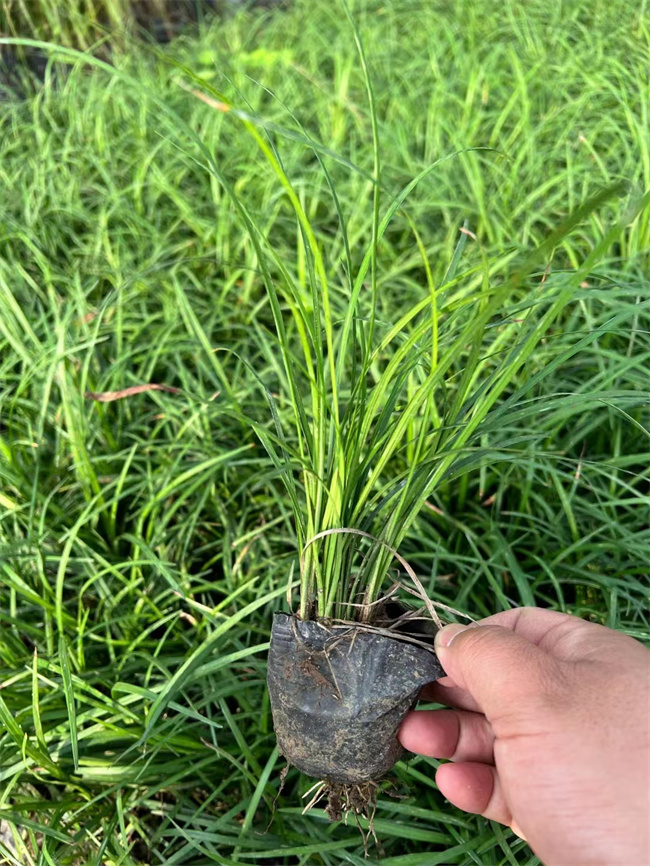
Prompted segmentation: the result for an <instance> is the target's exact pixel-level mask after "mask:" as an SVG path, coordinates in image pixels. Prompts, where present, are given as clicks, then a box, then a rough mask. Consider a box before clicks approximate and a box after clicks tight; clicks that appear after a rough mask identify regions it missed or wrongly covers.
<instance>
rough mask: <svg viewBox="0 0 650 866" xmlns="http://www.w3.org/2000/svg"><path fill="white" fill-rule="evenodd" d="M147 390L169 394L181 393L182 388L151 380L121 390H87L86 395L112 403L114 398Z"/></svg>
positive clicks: (132, 395)
mask: <svg viewBox="0 0 650 866" xmlns="http://www.w3.org/2000/svg"><path fill="white" fill-rule="evenodd" d="M146 391H167V392H168V393H169V394H180V393H181V389H180V388H173V387H172V386H171V385H156V384H154V383H153V382H150V383H149V384H148V385H131V387H130V388H121V389H120V390H119V391H86V393H85V394H84V396H85V397H86V399H88V400H96V401H97V402H98V403H112V402H113V400H123V399H124V398H125V397H134V396H135V395H136V394H144V393H145V392H146Z"/></svg>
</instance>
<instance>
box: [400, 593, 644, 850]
mask: <svg viewBox="0 0 650 866" xmlns="http://www.w3.org/2000/svg"><path fill="white" fill-rule="evenodd" d="M452 639H453V640H452ZM436 651H437V653H438V657H439V659H440V662H441V664H442V666H443V668H444V669H445V671H446V672H447V674H448V676H447V677H445V678H443V679H442V680H440V681H438V683H433V684H431V685H430V686H427V687H426V688H425V690H424V692H423V695H422V696H423V697H426V698H428V699H430V700H433V701H436V702H437V703H441V704H444V705H446V706H449V707H454V708H455V709H447V710H420V711H416V712H411V713H409V714H408V716H407V717H406V719H405V720H404V722H403V724H402V727H401V729H400V733H399V738H400V740H401V742H402V745H403V746H404V747H405V748H406V749H409V750H410V751H412V752H417V753H419V754H422V755H428V756H430V757H435V758H450V759H451V761H452V763H448V764H442V765H441V766H440V767H439V768H438V771H437V773H436V783H437V785H438V787H439V789H440V791H441V792H442V794H443V795H444V796H445V797H446V798H447V799H448V800H450V801H451V802H452V803H453V804H454V805H456V806H458V807H459V808H461V809H465V810H466V811H468V812H477V813H480V814H481V815H484V816H485V817H486V818H489V819H491V820H494V821H500V822H501V823H502V824H508V825H510V826H511V827H512V828H513V830H514V831H515V832H516V833H518V834H519V835H520V836H522V838H525V839H526V840H527V841H528V843H529V844H530V846H531V848H532V849H533V851H534V852H535V853H536V854H537V856H538V857H540V858H541V860H542V861H543V862H544V863H545V864H546V866H648V864H650V830H649V828H650V652H649V651H648V650H647V649H645V647H644V646H643V645H642V644H640V643H638V642H637V641H635V640H633V639H632V638H630V637H627V636H626V635H623V634H620V633H619V632H616V631H612V630H611V629H608V628H605V627H604V626H599V625H595V624H593V623H589V622H585V621H583V620H581V619H578V618H577V617H573V616H568V615H567V614H562V613H557V612H554V611H549V610H543V609H537V608H519V609H515V610H509V611H505V612H503V613H498V614H496V615H495V616H491V617H488V618H487V619H484V620H482V621H481V622H479V623H477V624H476V626H474V625H472V626H469V627H466V626H461V625H456V624H452V625H449V626H446V627H445V628H444V629H442V630H441V631H440V632H438V635H437V637H436Z"/></svg>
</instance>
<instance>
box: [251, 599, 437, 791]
mask: <svg viewBox="0 0 650 866" xmlns="http://www.w3.org/2000/svg"><path fill="white" fill-rule="evenodd" d="M441 676H444V671H443V670H442V668H441V666H440V663H439V661H438V659H437V657H436V655H435V654H434V653H433V652H432V651H430V650H428V649H425V648H424V647H420V646H417V645H416V644H413V643H409V642H406V641H404V640H403V639H402V640H400V639H399V637H395V638H393V637H388V636H386V635H383V634H376V633H373V632H371V631H365V630H363V629H362V628H360V627H355V626H346V627H336V628H326V627H325V626H324V625H322V624H321V623H318V622H313V621H303V620H300V619H298V618H297V617H294V616H288V615H287V614H283V613H278V614H275V616H274V618H273V631H272V634H271V648H270V650H269V658H268V687H269V694H270V697H271V708H272V710H273V722H274V725H275V733H276V736H277V739H278V746H279V748H280V751H281V753H282V754H283V755H284V757H285V758H286V759H287V760H288V761H289V763H291V764H293V765H294V766H296V767H298V769H299V770H302V772H303V773H307V775H309V776H315V777H317V778H320V779H325V780H328V781H330V782H341V783H346V784H359V783H361V782H367V781H371V780H377V779H380V778H381V777H382V776H384V775H385V774H386V773H387V772H388V771H389V770H390V769H391V768H392V767H393V766H394V765H395V763H396V762H397V761H398V760H399V758H400V757H401V754H402V747H401V746H400V744H399V742H398V740H397V731H398V729H399V726H400V724H401V722H402V720H403V719H404V716H405V715H406V713H407V712H408V710H409V709H410V708H411V707H412V706H413V704H414V703H415V701H416V700H417V696H418V693H419V691H420V689H421V688H422V686H423V685H425V684H426V683H429V682H432V681H433V680H436V679H438V678H439V677H441Z"/></svg>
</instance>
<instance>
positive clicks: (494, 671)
mask: <svg viewBox="0 0 650 866" xmlns="http://www.w3.org/2000/svg"><path fill="white" fill-rule="evenodd" d="M436 653H437V655H438V658H439V660H440V664H441V665H442V667H443V668H444V670H445V673H446V674H447V676H449V677H450V678H451V679H452V680H453V681H454V684H455V685H457V686H458V687H459V688H462V689H465V690H466V691H467V692H469V694H470V695H471V696H472V697H473V698H474V700H475V701H476V703H477V704H478V706H479V708H480V709H481V711H482V712H483V713H485V715H486V716H487V718H488V720H492V719H493V718H494V717H495V716H503V715H509V714H510V713H511V712H513V711H516V710H521V709H522V702H524V703H526V704H528V703H530V701H534V702H535V701H538V700H541V701H544V700H545V699H547V698H548V697H550V696H551V695H553V694H556V693H557V690H558V684H559V683H561V681H562V679H563V673H564V672H563V670H562V668H561V664H560V662H558V660H557V659H555V658H553V657H552V656H550V655H548V653H546V652H544V650H542V649H540V648H539V647H538V646H536V645H535V644H533V643H531V642H530V641H529V640H526V638H524V637H521V635H518V634H515V633H514V632H513V631H511V630H510V629H508V628H503V627H502V626H498V625H479V626H462V625H459V624H457V623H452V624H451V625H448V626H445V627H444V628H443V629H441V630H440V631H439V632H438V634H437V635H436Z"/></svg>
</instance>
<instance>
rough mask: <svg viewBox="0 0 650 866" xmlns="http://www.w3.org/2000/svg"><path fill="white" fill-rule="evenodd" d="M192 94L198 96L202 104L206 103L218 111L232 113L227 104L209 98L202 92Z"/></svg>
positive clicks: (197, 91) (193, 91)
mask: <svg viewBox="0 0 650 866" xmlns="http://www.w3.org/2000/svg"><path fill="white" fill-rule="evenodd" d="M190 93H191V94H192V95H193V96H196V98H197V99H200V100H201V101H202V102H205V104H206V105H209V106H210V108H216V109H217V111H223V112H226V111H230V106H229V105H226V103H225V102H220V101H219V100H218V99H213V98H212V97H211V96H208V95H207V94H206V93H202V92H201V91H200V90H190Z"/></svg>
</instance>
